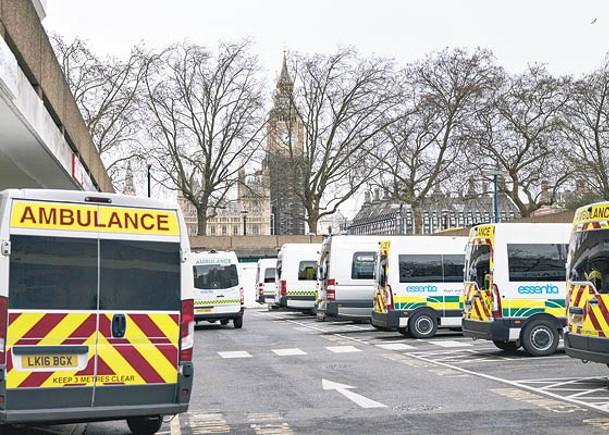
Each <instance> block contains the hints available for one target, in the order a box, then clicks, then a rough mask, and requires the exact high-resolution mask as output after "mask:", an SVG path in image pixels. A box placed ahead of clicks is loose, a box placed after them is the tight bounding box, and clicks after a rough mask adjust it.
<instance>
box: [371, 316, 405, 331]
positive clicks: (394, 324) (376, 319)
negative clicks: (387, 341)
mask: <svg viewBox="0 0 609 435" xmlns="http://www.w3.org/2000/svg"><path fill="white" fill-rule="evenodd" d="M400 313H401V311H386V312H384V313H379V312H378V311H373V312H372V324H373V325H374V326H378V327H379V328H383V329H390V330H395V329H397V328H398V326H399V325H400Z"/></svg>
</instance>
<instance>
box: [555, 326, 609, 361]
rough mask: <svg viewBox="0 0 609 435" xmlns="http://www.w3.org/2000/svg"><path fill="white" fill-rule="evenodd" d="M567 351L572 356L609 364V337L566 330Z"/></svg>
mask: <svg viewBox="0 0 609 435" xmlns="http://www.w3.org/2000/svg"><path fill="white" fill-rule="evenodd" d="M564 340H565V352H566V353H567V355H569V356H570V357H571V358H577V359H581V360H584V361H592V362H597V363H603V364H609V338H606V337H593V336H590V335H581V334H573V333H572V332H565V334H564Z"/></svg>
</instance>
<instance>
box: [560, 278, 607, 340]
mask: <svg viewBox="0 0 609 435" xmlns="http://www.w3.org/2000/svg"><path fill="white" fill-rule="evenodd" d="M592 298H595V299H596V300H597V301H598V304H594V305H593V304H590V303H589V301H590V299H592ZM569 307H579V308H582V310H583V312H584V314H583V319H582V321H580V322H575V321H574V319H575V316H573V315H570V314H569V315H568V316H567V326H568V328H569V331H571V332H572V333H575V334H581V335H590V336H594V337H609V295H601V294H598V293H597V292H596V291H595V290H594V288H593V287H592V286H591V285H589V284H569V287H568V290H567V313H568V309H569Z"/></svg>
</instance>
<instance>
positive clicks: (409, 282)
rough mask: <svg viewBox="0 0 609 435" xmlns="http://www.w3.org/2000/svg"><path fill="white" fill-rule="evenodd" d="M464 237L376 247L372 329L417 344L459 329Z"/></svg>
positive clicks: (399, 240) (406, 239) (405, 239)
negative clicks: (442, 330)
mask: <svg viewBox="0 0 609 435" xmlns="http://www.w3.org/2000/svg"><path fill="white" fill-rule="evenodd" d="M466 244H467V237H451V236H400V237H394V238H391V239H390V240H384V241H381V242H380V243H379V248H378V254H377V256H378V262H377V264H378V266H377V275H376V282H377V284H376V291H375V296H374V309H373V311H372V324H373V325H374V326H376V327H378V328H382V329H389V330H395V329H397V330H398V331H399V332H400V333H402V334H404V335H407V334H410V335H412V336H413V337H415V338H430V337H433V336H434V335H435V334H436V332H437V330H438V327H447V328H454V327H460V326H461V315H462V309H463V263H464V260H465V246H466Z"/></svg>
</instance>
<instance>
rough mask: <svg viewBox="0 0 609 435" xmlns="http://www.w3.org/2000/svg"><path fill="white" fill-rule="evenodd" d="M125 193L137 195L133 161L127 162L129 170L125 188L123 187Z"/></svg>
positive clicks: (126, 175)
mask: <svg viewBox="0 0 609 435" xmlns="http://www.w3.org/2000/svg"><path fill="white" fill-rule="evenodd" d="M123 193H124V194H125V195H131V196H135V186H134V185H133V170H132V169H131V161H128V162H127V170H126V174H125V188H124V189H123Z"/></svg>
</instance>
